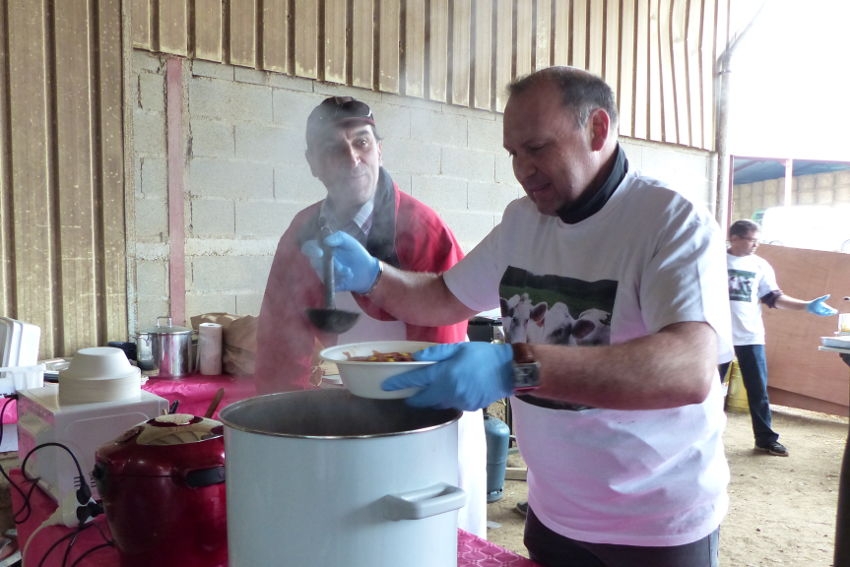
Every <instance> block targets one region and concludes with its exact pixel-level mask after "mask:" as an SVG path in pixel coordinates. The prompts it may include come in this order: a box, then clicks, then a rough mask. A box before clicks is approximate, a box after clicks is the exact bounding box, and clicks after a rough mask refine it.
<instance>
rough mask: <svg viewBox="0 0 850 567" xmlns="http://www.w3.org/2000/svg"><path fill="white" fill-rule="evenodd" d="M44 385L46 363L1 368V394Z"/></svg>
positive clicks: (9, 393)
mask: <svg viewBox="0 0 850 567" xmlns="http://www.w3.org/2000/svg"><path fill="white" fill-rule="evenodd" d="M42 386H44V365H43V364H35V365H32V366H7V367H3V368H0V395H11V394H14V393H16V392H20V391H21V390H29V389H31V388H41V387H42Z"/></svg>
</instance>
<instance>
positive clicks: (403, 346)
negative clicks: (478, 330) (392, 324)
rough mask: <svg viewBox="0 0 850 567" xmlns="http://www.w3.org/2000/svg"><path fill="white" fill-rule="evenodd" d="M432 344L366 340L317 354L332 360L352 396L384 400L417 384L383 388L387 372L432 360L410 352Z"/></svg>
mask: <svg viewBox="0 0 850 567" xmlns="http://www.w3.org/2000/svg"><path fill="white" fill-rule="evenodd" d="M435 344H436V343H429V342H425V341H369V342H364V343H351V344H345V345H337V346H335V347H329V348H326V349H324V350H322V351H321V352H320V353H319V356H320V357H321V358H322V359H324V360H327V361H329V362H333V363H334V364H336V366H337V368H338V369H339V377H340V379H341V380H342V384H343V385H344V386H345V387H346V388H348V390H349V391H350V392H351V393H352V394H354V395H355V396H360V397H362V398H375V399H384V400H388V399H399V398H409V397H410V396H412V395H413V394H415V393H416V392H418V391H419V388H405V389H403V390H394V391H392V392H385V391H384V390H382V389H381V383H382V382H383V381H384V380H386V379H387V378H389V377H390V376H395V375H396V374H401V373H402V372H407V371H408V370H414V369H416V368H421V367H422V366H427V365H428V364H434V363H433V362H427V361H426V362H420V361H415V360H413V359H412V358H411V355H412V354H413V353H414V352H416V351H418V350H422V349H423V348H427V347H429V346H434V345H435Z"/></svg>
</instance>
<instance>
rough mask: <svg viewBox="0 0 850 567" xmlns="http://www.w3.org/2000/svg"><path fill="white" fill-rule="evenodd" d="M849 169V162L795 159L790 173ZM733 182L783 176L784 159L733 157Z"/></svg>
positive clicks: (798, 173)
mask: <svg viewBox="0 0 850 567" xmlns="http://www.w3.org/2000/svg"><path fill="white" fill-rule="evenodd" d="M844 170H850V162H840V161H819V160H807V159H799V160H798V159H795V160H793V164H792V175H793V176H794V177H799V176H801V175H815V174H818V173H831V172H834V171H844ZM733 175H734V178H733V184H734V185H742V184H744V183H756V182H757V181H765V180H768V179H782V178H783V177H785V160H782V159H777V158H741V157H735V158H734V165H733Z"/></svg>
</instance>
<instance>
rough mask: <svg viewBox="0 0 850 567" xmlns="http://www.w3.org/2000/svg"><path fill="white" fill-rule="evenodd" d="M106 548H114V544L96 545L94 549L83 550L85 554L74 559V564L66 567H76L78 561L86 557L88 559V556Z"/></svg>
mask: <svg viewBox="0 0 850 567" xmlns="http://www.w3.org/2000/svg"><path fill="white" fill-rule="evenodd" d="M106 547H114V544H112V543H101V544H99V545H96V546H94V547H90V548H89V549H87V550H85V552H83V553H82V554H80V556H79V557H77V558H76V559H74V562H73V563H71V565H69V566H68V567H77V566H78V565H79V564H80V561H82V560H83V559H85V558H86V557H88V556H89V555H91V554H92V553H94V552H95V551H99V550H101V549H103V548H106Z"/></svg>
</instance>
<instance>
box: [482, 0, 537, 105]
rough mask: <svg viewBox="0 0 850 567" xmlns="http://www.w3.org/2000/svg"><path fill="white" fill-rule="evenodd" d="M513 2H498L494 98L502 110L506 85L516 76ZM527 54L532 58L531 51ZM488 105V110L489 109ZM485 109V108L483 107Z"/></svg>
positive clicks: (509, 0) (507, 0) (495, 33)
mask: <svg viewBox="0 0 850 567" xmlns="http://www.w3.org/2000/svg"><path fill="white" fill-rule="evenodd" d="M512 23H513V1H512V0H496V29H495V32H494V36H495V38H494V40H493V43H494V44H495V47H494V49H495V65H494V69H493V77H492V80H493V83H494V84H493V89H494V91H493V96H494V97H495V99H496V103H495V106H496V108H497V109H499V110H502V109H503V108H505V102H507V100H506V94H505V88H504V87H505V85H506V84H507V83H508V82H510V80H511V77H513V76H514V65H513V63H514V58H513V53H514V49H513V45H514V40H513V35H512V31H513V25H512ZM526 53H527V54H528V55H529V57H530V53H531V51H530V50H527V51H526ZM489 107H490V105H489V104H488V105H487V107H486V108H489ZM482 108H484V107H482Z"/></svg>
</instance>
